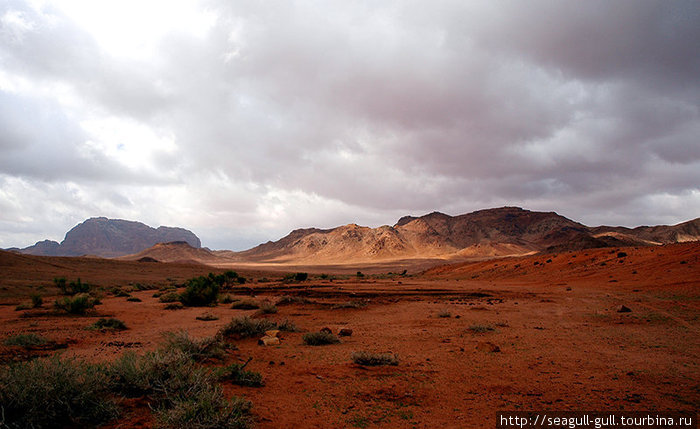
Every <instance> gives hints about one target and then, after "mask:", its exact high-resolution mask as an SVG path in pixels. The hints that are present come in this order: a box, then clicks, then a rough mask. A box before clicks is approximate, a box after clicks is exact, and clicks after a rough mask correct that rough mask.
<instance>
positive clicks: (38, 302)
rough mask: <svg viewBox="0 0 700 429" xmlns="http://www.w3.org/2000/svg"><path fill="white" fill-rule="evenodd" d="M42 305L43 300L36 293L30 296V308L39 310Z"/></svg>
mask: <svg viewBox="0 0 700 429" xmlns="http://www.w3.org/2000/svg"><path fill="white" fill-rule="evenodd" d="M42 305H44V299H43V298H42V297H41V295H39V294H38V293H33V294H32V307H34V308H39V307H41V306H42Z"/></svg>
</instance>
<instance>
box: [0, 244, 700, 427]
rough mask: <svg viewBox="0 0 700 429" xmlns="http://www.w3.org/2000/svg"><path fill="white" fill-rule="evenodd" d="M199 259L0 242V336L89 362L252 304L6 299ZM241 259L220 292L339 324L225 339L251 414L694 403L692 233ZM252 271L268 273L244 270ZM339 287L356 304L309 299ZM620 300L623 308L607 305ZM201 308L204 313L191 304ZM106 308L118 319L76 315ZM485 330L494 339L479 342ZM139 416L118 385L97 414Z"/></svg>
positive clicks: (696, 291)
mask: <svg viewBox="0 0 700 429" xmlns="http://www.w3.org/2000/svg"><path fill="white" fill-rule="evenodd" d="M25 258H26V259H25ZM407 268H410V267H407ZM358 269H360V270H361V269H362V267H358ZM210 270H211V268H210V267H206V266H197V265H175V264H162V263H138V262H118V261H104V260H98V259H87V258H40V257H26V256H18V255H12V254H7V253H5V252H3V253H0V287H4V288H7V289H5V290H2V292H3V294H2V303H3V304H4V305H2V306H0V330H1V332H2V338H6V337H8V336H10V335H15V334H18V333H28V332H33V333H37V334H40V335H43V336H45V337H47V338H49V339H52V340H55V341H57V342H59V343H66V344H68V348H67V349H63V350H58V351H57V352H55V353H63V354H64V355H67V356H80V357H83V358H86V359H88V360H91V361H104V360H112V359H114V358H116V357H117V356H119V355H120V354H121V353H123V352H124V351H125V350H134V351H137V352H143V351H145V350H150V349H153V348H154V347H156V345H157V343H158V342H159V341H160V340H161V338H162V333H163V332H167V331H176V330H180V329H185V330H187V331H189V333H190V334H191V335H192V336H195V337H201V336H210V335H213V334H215V333H216V332H217V330H218V329H219V328H221V327H222V326H223V325H225V324H226V323H227V322H228V321H229V320H230V319H231V318H232V317H234V316H239V315H254V313H255V310H248V311H245V310H233V309H231V308H229V307H230V306H229V305H222V304H221V305H219V306H218V307H215V308H187V309H184V310H174V311H173V310H164V309H163V307H164V305H165V304H163V303H160V302H159V301H158V299H157V298H154V297H152V295H153V293H154V291H153V290H147V291H136V292H133V293H132V296H135V297H138V298H141V299H142V302H129V301H126V298H124V297H113V296H111V295H106V296H105V298H104V299H103V305H101V306H99V307H97V311H96V313H94V314H89V315H88V316H82V317H79V316H70V317H69V316H58V315H54V314H52V313H51V312H50V311H49V310H48V308H50V304H44V307H45V308H46V309H47V310H28V311H26V312H20V311H15V308H14V307H15V305H17V304H18V303H20V302H26V301H27V300H28V298H27V296H28V294H29V291H34V290H36V289H35V286H39V285H43V286H44V287H45V292H44V293H49V292H51V291H53V288H52V287H51V286H50V285H51V279H52V278H53V277H56V276H65V277H67V278H69V279H72V278H76V277H78V276H80V277H81V278H82V279H83V280H86V281H90V282H93V283H95V284H98V285H100V286H104V287H111V286H115V285H119V286H121V287H122V288H125V289H128V284H129V283H130V282H132V283H135V282H139V283H141V284H155V285H163V284H170V283H176V282H182V280H184V279H186V278H188V277H191V276H194V275H199V274H202V273H206V272H208V271H210ZM243 275H245V276H247V277H249V278H252V279H254V281H252V282H249V283H247V284H246V285H243V286H244V287H239V288H237V289H235V290H233V291H232V294H233V295H234V296H243V295H251V294H252V295H253V296H254V297H255V298H256V299H258V300H261V301H262V300H265V299H270V300H272V301H274V300H276V299H277V297H278V296H281V295H295V296H303V297H306V298H308V299H310V300H312V301H313V303H307V304H291V305H285V306H279V313H278V314H273V315H266V316H258V317H266V318H270V319H273V320H281V319H285V318H288V319H290V320H291V321H293V322H294V323H295V324H296V325H297V326H298V327H300V328H301V329H302V331H318V330H319V329H321V328H323V327H329V328H331V329H332V330H333V331H334V332H337V330H338V329H339V328H340V327H349V328H351V329H352V330H353V334H352V336H350V337H343V342H342V343H341V344H338V345H329V346H319V347H311V346H305V345H303V342H302V339H301V336H302V335H303V332H298V333H285V334H283V335H282V342H281V345H279V346H273V347H262V346H259V345H257V342H256V339H249V340H242V341H238V342H236V345H237V347H238V350H237V351H233V352H232V353H231V355H230V356H229V358H228V359H227V363H228V362H238V361H241V362H243V361H246V360H247V359H248V358H249V357H252V358H253V360H252V361H251V363H250V365H248V368H247V369H251V370H254V371H258V372H260V373H262V374H263V376H264V377H265V386H264V387H262V388H251V387H240V386H233V385H229V384H225V385H224V386H225V391H226V393H227V394H230V395H243V396H245V397H246V398H248V399H249V400H251V401H252V403H253V412H254V415H255V419H256V427H258V428H280V427H324V428H337V427H360V428H362V427H383V428H434V427H494V426H495V420H496V412H497V411H499V410H684V411H695V410H697V409H698V408H700V372H699V371H698V365H699V364H700V359H699V353H700V320H699V316H700V311H699V310H700V243H685V244H676V245H668V246H660V247H640V248H632V247H627V248H619V249H617V248H615V249H610V248H608V249H595V250H584V251H577V252H569V253H560V254H549V255H547V254H544V255H535V256H528V257H520V258H506V259H498V260H490V261H485V262H475V263H463V264H457V265H449V266H442V267H436V268H433V269H430V270H428V271H426V272H424V273H422V274H419V275H413V276H404V277H402V276H379V275H375V276H368V277H365V278H356V277H355V276H352V277H349V276H345V277H339V278H337V279H335V280H334V281H330V280H320V279H319V278H318V277H316V276H314V277H313V278H312V279H310V280H307V281H305V282H302V283H283V282H281V281H279V279H280V278H281V274H275V273H270V272H268V273H262V272H255V273H252V272H251V273H243ZM262 277H267V278H269V279H272V280H273V281H270V282H259V281H257V280H260V279H261V278H262ZM166 279H169V280H166ZM29 286H32V287H29ZM16 291H20V292H21V294H22V295H23V297H20V296H19V295H18V294H17V293H15V292H16ZM54 294H55V291H54ZM52 300H53V299H52V298H45V301H46V302H47V303H50V302H52ZM348 301H353V302H361V303H363V304H366V305H365V306H362V307H359V308H339V309H333V308H332V307H331V306H329V305H324V304H329V303H344V302H348ZM620 305H625V306H627V307H629V308H630V309H631V310H632V311H631V312H629V313H618V312H617V308H618V307H619V306H620ZM205 312H209V313H213V314H215V315H217V316H219V319H218V320H215V321H200V320H196V319H195V318H196V316H198V315H200V314H202V313H205ZM24 314H26V316H27V317H22V316H23V315H24ZM448 314H449V317H440V316H441V315H442V316H447V315H448ZM105 316H113V317H117V318H119V319H121V320H123V321H124V322H125V323H126V324H127V326H129V328H130V329H129V330H127V331H122V332H115V333H110V332H95V331H87V330H85V329H84V328H85V327H86V326H88V325H91V324H92V323H94V321H95V320H97V319H96V318H97V317H105ZM470 328H475V329H470ZM489 329H493V330H489ZM484 330H485V332H482V333H479V332H474V331H484ZM491 344H492V345H495V346H498V348H499V349H500V351H496V352H494V351H491V350H492V347H491ZM354 351H371V352H391V353H396V354H397V355H398V357H399V365H397V366H388V367H362V366H359V365H356V364H354V363H352V362H351V360H350V355H351V353H352V352H354ZM0 352H1V354H0V357H2V358H3V359H4V360H10V359H16V358H18V357H19V358H22V356H21V355H18V352H17V350H16V349H15V348H12V347H7V346H2V348H1V349H0ZM41 353H44V354H46V353H47V352H46V351H42V352H41ZM51 353H54V352H51ZM153 423H154V422H153V420H152V417H151V415H150V412H149V411H148V408H147V404H146V403H145V401H141V402H139V401H135V402H132V403H131V406H129V407H127V408H126V411H125V413H124V416H123V418H122V419H121V420H120V421H119V422H115V423H113V424H110V425H109V427H148V426H150V425H151V424H153Z"/></svg>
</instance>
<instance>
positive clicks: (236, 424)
mask: <svg viewBox="0 0 700 429" xmlns="http://www.w3.org/2000/svg"><path fill="white" fill-rule="evenodd" d="M250 408H251V404H250V402H249V401H246V400H245V399H242V398H238V397H235V396H234V397H233V398H231V399H230V400H228V401H227V400H226V399H225V398H224V396H223V393H222V391H221V388H220V387H219V386H216V387H213V388H211V389H208V390H204V391H201V392H198V394H196V395H194V396H188V397H185V398H178V399H176V400H175V401H173V403H172V405H171V406H170V407H169V408H165V409H162V410H160V411H159V412H158V420H159V422H160V425H161V426H162V427H167V428H193V429H219V428H223V429H246V428H249V427H251V425H252V418H251V416H250Z"/></svg>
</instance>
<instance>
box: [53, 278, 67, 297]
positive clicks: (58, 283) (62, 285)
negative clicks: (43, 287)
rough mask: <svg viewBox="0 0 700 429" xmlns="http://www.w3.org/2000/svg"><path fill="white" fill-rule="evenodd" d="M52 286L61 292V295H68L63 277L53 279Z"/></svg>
mask: <svg viewBox="0 0 700 429" xmlns="http://www.w3.org/2000/svg"><path fill="white" fill-rule="evenodd" d="M53 284H54V286H56V287H57V288H58V290H60V291H61V293H62V294H63V295H68V288H67V286H66V278H65V277H54V279H53Z"/></svg>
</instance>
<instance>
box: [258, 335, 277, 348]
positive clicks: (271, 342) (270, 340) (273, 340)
mask: <svg viewBox="0 0 700 429" xmlns="http://www.w3.org/2000/svg"><path fill="white" fill-rule="evenodd" d="M258 344H260V345H261V346H278V345H279V344H280V339H279V338H277V337H268V336H264V337H262V338H260V339H259V340H258Z"/></svg>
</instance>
